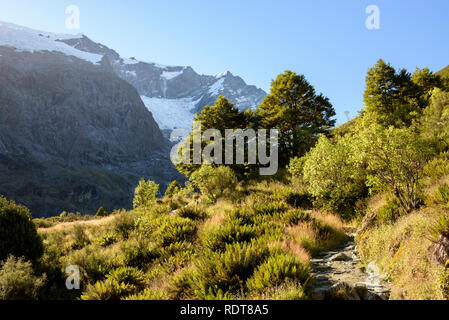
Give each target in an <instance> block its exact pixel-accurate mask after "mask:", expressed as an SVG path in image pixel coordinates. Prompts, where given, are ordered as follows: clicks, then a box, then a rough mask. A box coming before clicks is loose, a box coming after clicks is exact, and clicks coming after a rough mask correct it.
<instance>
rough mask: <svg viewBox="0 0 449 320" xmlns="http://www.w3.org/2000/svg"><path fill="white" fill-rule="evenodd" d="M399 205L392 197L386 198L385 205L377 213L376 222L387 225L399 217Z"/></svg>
mask: <svg viewBox="0 0 449 320" xmlns="http://www.w3.org/2000/svg"><path fill="white" fill-rule="evenodd" d="M400 210H401V205H400V204H399V201H398V200H397V199H396V198H394V197H391V196H390V197H388V198H387V201H386V204H385V205H384V206H383V207H382V208H380V209H379V211H378V212H377V217H376V220H377V222H378V223H381V224H383V223H388V222H393V221H395V220H396V219H397V218H398V217H399V215H400Z"/></svg>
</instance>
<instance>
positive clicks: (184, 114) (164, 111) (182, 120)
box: [141, 96, 199, 131]
mask: <svg viewBox="0 0 449 320" xmlns="http://www.w3.org/2000/svg"><path fill="white" fill-rule="evenodd" d="M141 98H142V101H143V103H144V104H145V106H146V107H147V109H148V110H149V111H150V112H151V113H152V114H153V118H154V120H156V122H157V124H158V125H159V127H160V128H161V129H162V130H164V129H168V130H174V129H186V130H189V131H190V129H191V127H192V123H193V117H194V116H195V114H194V113H193V112H192V111H191V110H192V109H193V108H195V106H196V104H197V103H198V102H199V100H193V99H192V98H183V99H161V98H149V97H147V96H141Z"/></svg>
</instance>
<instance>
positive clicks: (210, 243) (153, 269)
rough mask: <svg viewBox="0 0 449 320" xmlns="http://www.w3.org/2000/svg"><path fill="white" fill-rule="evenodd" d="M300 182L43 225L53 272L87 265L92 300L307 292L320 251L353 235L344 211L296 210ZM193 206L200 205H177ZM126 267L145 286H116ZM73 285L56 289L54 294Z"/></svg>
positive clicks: (46, 267) (300, 295)
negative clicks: (338, 213) (338, 214)
mask: <svg viewBox="0 0 449 320" xmlns="http://www.w3.org/2000/svg"><path fill="white" fill-rule="evenodd" d="M297 189H298V187H296V186H294V185H290V184H289V185H286V184H282V183H279V182H271V183H268V182H260V183H254V184H253V185H251V186H246V187H242V186H240V187H239V188H237V190H235V191H234V192H233V194H232V198H223V199H220V200H219V201H218V202H217V203H215V204H209V203H207V201H206V200H205V199H199V200H193V199H187V198H182V199H178V200H168V199H165V200H164V201H159V202H160V203H159V204H157V205H154V206H152V208H139V209H136V210H132V211H130V212H126V211H122V212H117V213H115V214H114V215H112V216H111V217H108V218H105V219H97V220H93V222H92V221H88V222H85V221H81V222H79V223H76V222H75V223H73V222H72V223H62V224H57V225H56V226H51V227H50V228H46V229H44V228H40V229H39V231H40V233H41V234H42V235H43V237H44V239H45V240H44V241H45V244H46V252H45V255H44V257H43V263H42V264H43V271H44V272H46V273H47V274H50V279H52V272H54V275H53V278H54V279H57V278H58V277H59V276H61V275H59V274H58V272H57V270H64V268H65V267H66V266H67V265H70V264H75V265H78V266H79V267H80V269H81V273H82V286H83V291H84V292H85V294H86V295H85V297H84V298H89V299H107V298H110V297H111V294H110V293H111V292H115V293H114V294H113V296H114V295H115V297H116V298H121V299H124V298H126V297H130V298H132V299H177V298H184V299H206V298H213V299H217V298H238V299H247V298H251V299H304V298H307V293H308V286H307V278H308V266H309V259H310V257H311V255H312V254H314V253H317V252H319V251H321V250H327V249H330V248H333V247H335V246H338V245H340V244H341V243H342V242H344V241H345V239H346V236H345V235H344V232H343V223H342V221H341V220H340V219H339V218H338V217H336V216H334V215H330V214H324V213H321V212H317V211H307V212H306V211H304V210H301V209H296V208H295V207H296V205H295V201H294V199H295V196H297V193H296V191H295V190H297ZM292 199H293V200H292ZM185 205H187V206H188V207H189V208H192V210H190V211H186V210H178V211H177V212H174V211H172V209H174V208H176V207H180V208H182V207H184V206H185ZM203 214H204V216H203ZM181 216H182V217H181ZM186 216H187V217H186ZM123 268H128V271H129V270H130V269H129V268H134V269H132V270H131V271H132V272H133V273H136V272H137V273H138V274H142V275H143V277H141V278H142V279H141V280H139V285H136V286H135V287H132V288H131V289H130V290H125V289H120V290H118V289H114V288H111V286H112V285H111V284H110V283H108V281H105V279H106V277H111V276H110V274H111V273H114V270H117V269H118V270H122V271H123ZM55 270H56V271H55ZM139 279H140V278H139ZM264 279H265V280H264ZM61 283H64V282H61ZM95 283H97V286H96V287H95V286H93V285H94V284H95ZM88 284H90V285H88ZM65 291H66V290H65V289H64V288H59V289H58V288H53V289H49V290H48V291H47V292H46V297H50V298H51V297H61V294H64V292H65ZM117 291H119V292H118V293H117ZM66 298H79V296H69V297H66Z"/></svg>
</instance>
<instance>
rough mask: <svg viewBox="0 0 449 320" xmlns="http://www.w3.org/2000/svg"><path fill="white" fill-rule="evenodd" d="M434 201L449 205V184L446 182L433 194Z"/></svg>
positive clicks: (444, 205)
mask: <svg viewBox="0 0 449 320" xmlns="http://www.w3.org/2000/svg"><path fill="white" fill-rule="evenodd" d="M433 202H434V203H436V204H438V205H441V206H443V207H449V185H448V184H447V183H444V184H443V185H441V186H439V187H438V188H437V189H436V190H435V192H434V194H433Z"/></svg>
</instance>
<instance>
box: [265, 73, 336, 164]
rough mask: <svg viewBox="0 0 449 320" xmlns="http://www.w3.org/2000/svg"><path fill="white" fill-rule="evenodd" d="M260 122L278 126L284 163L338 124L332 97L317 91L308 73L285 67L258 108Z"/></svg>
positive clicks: (280, 151) (266, 127) (281, 160)
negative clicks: (299, 73) (293, 70)
mask: <svg viewBox="0 0 449 320" xmlns="http://www.w3.org/2000/svg"><path fill="white" fill-rule="evenodd" d="M256 115H257V125H258V127H259V128H262V129H278V130H279V133H280V137H279V154H280V159H279V160H280V164H281V165H286V164H288V161H289V159H290V158H293V157H295V156H301V155H304V154H305V152H306V151H308V150H309V149H310V147H311V146H313V144H314V142H315V139H316V137H317V136H318V135H319V134H321V133H325V132H327V130H328V129H329V128H330V127H332V126H333V125H334V124H335V120H333V119H332V118H333V117H334V116H335V111H334V109H333V107H332V104H331V103H330V102H329V99H328V98H326V97H324V96H323V95H322V94H319V95H318V94H316V92H315V89H314V87H313V86H312V85H310V84H309V82H307V80H306V78H305V77H304V75H297V74H296V73H294V72H292V71H285V73H283V74H281V75H279V76H278V77H277V78H276V80H274V81H273V82H272V83H271V90H270V94H268V95H267V96H266V97H265V99H264V100H263V102H262V104H261V105H260V106H259V107H258V108H257V110H256Z"/></svg>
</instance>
